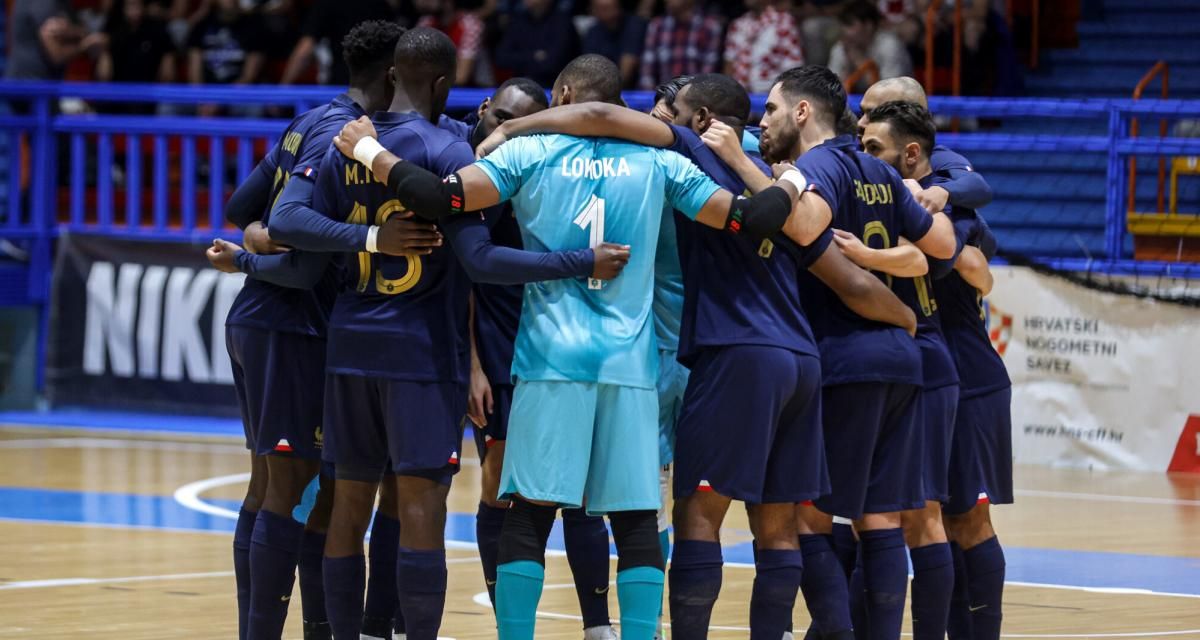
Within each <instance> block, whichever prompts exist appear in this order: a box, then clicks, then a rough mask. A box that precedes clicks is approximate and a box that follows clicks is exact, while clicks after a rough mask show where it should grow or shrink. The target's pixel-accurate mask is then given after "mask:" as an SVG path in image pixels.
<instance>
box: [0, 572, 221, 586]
mask: <svg viewBox="0 0 1200 640" xmlns="http://www.w3.org/2000/svg"><path fill="white" fill-rule="evenodd" d="M231 576H233V572H232V571H209V572H206V573H174V574H168V575H156V576H124V577H120V578H55V579H51V580H21V581H20V582H6V583H0V591H6V590H11V589H47V588H54V587H80V586H87V585H93V584H124V583H129V582H159V581H163V580H194V579H197V578H228V577H231Z"/></svg>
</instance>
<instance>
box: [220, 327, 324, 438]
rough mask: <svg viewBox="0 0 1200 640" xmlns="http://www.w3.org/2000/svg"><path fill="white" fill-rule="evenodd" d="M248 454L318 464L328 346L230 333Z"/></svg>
mask: <svg viewBox="0 0 1200 640" xmlns="http://www.w3.org/2000/svg"><path fill="white" fill-rule="evenodd" d="M225 346H226V348H227V349H229V360H230V362H231V363H232V364H233V385H234V387H235V388H236V389H237V397H238V407H239V408H240V409H241V411H242V426H243V428H245V430H246V448H247V449H249V450H251V451H253V452H254V453H256V454H258V455H268V454H285V455H293V456H296V457H299V458H305V459H310V460H316V459H320V457H321V444H322V435H323V434H322V431H321V422H322V415H321V405H322V399H323V394H322V391H321V390H322V388H323V387H324V385H325V340H324V339H323V338H316V337H313V336H303V335H299V334H294V333H280V332H278V331H266V330H263V329H254V328H251V327H239V326H233V327H226V328H225Z"/></svg>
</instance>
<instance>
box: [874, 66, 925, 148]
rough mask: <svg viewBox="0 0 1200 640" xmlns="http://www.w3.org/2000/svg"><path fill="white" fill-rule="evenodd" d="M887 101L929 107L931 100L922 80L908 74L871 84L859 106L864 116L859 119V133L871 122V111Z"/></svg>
mask: <svg viewBox="0 0 1200 640" xmlns="http://www.w3.org/2000/svg"><path fill="white" fill-rule="evenodd" d="M887 102H911V103H912V104H915V105H918V106H921V107H924V108H925V109H928V108H929V100H928V98H926V97H925V87H922V86H921V83H920V82H917V81H916V80H915V79H913V78H910V77H908V76H900V77H898V78H887V79H885V80H880V81H879V82H876V83H875V84H873V85H871V88H870V89H867V92H866V93H864V94H863V97H862V102H860V103H859V107H860V108H861V109H862V117H861V118H859V119H858V135H860V136H861V135H862V134H863V132H864V131H865V130H866V128H867V125H868V124H870V122H871V111H872V110H874V109H875V108H876V107H878V106H879V105H881V104H884V103H887Z"/></svg>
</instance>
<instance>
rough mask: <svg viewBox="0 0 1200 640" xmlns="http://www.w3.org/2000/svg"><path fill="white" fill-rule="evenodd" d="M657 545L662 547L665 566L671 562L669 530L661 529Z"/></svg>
mask: <svg viewBox="0 0 1200 640" xmlns="http://www.w3.org/2000/svg"><path fill="white" fill-rule="evenodd" d="M658 543H659V544H660V545H662V550H663V564H664V565H666V564H667V563H669V562H670V561H671V530H670V529H663V530H662V531H659V532H658Z"/></svg>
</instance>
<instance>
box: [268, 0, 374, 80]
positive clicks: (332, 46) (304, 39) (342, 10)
mask: <svg viewBox="0 0 1200 640" xmlns="http://www.w3.org/2000/svg"><path fill="white" fill-rule="evenodd" d="M395 18H396V11H395V10H394V9H392V6H391V5H390V4H388V2H387V0H316V2H314V3H313V5H312V8H310V9H309V11H308V19H307V20H305V21H304V27H303V28H302V29H301V32H300V40H299V41H298V42H296V48H295V49H292V55H291V57H289V58H288V62H287V67H286V68H285V69H284V71H283V78H282V79H281V80H280V83H281V84H296V83H298V82H300V80H301V79H302V78H303V77H304V74H305V72H307V71H308V68H309V65H311V64H312V62H313V60H314V59H315V58H316V51H317V45H318V44H319V43H321V42H326V43H328V46H329V54H330V55H329V67H328V69H327V70H326V72H325V73H318V74H317V80H318V81H319V82H323V83H325V84H334V85H337V86H339V87H340V86H345V85H347V84H350V75H349V72H348V71H347V70H346V65H345V64H343V63H342V39H343V38H345V37H346V34H347V33H350V30H351V29H353V28H354V26H355V25H357V24H358V23H360V22H365V21H367V20H394V19H395Z"/></svg>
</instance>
